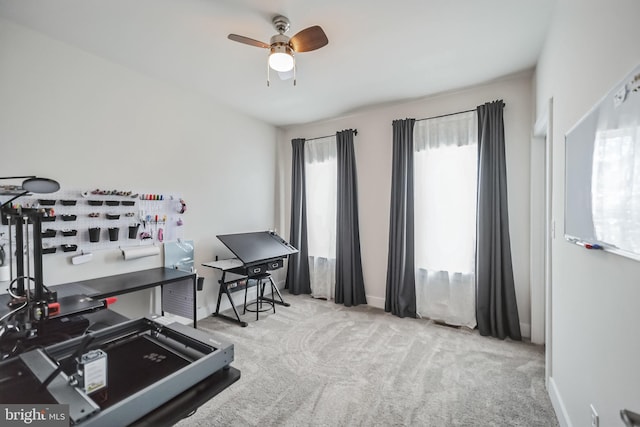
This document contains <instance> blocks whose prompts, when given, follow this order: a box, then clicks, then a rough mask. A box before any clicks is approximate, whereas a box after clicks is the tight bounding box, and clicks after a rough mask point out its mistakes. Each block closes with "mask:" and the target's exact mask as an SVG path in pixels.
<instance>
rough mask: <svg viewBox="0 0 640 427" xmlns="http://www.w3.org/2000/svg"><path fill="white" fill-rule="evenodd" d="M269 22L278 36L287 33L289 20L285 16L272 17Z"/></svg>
mask: <svg viewBox="0 0 640 427" xmlns="http://www.w3.org/2000/svg"><path fill="white" fill-rule="evenodd" d="M271 22H272V23H273V26H274V27H275V29H276V31H277V32H279V33H280V34H284V33H286V32H287V31H289V18H287V17H286V16H282V15H276V16H274V17H273V19H272V20H271Z"/></svg>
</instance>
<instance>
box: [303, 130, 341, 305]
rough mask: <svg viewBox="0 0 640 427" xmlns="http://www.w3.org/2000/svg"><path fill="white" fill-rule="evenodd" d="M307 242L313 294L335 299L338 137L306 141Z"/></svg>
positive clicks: (317, 296)
mask: <svg viewBox="0 0 640 427" xmlns="http://www.w3.org/2000/svg"><path fill="white" fill-rule="evenodd" d="M304 155H305V175H306V194H307V239H308V245H309V276H310V281H311V295H312V296H313V297H316V298H326V299H333V298H334V296H335V283H336V278H335V276H336V203H337V191H338V181H337V179H338V178H337V177H338V169H337V168H338V161H337V149H336V137H335V136H331V137H327V138H320V139H314V140H311V141H306V142H305V152H304Z"/></svg>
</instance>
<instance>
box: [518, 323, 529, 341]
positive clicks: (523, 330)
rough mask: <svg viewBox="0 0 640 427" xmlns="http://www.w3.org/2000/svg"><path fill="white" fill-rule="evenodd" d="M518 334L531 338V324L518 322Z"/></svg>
mask: <svg viewBox="0 0 640 427" xmlns="http://www.w3.org/2000/svg"><path fill="white" fill-rule="evenodd" d="M520 334H521V335H522V336H523V337H526V338H531V324H530V323H520Z"/></svg>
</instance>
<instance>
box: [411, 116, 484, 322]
mask: <svg viewBox="0 0 640 427" xmlns="http://www.w3.org/2000/svg"><path fill="white" fill-rule="evenodd" d="M477 129H478V125H477V115H476V113H475V112H470V113H463V114H456V115H451V116H447V117H442V118H436V119H429V120H423V121H419V122H416V125H415V128H414V150H415V153H414V203H415V208H414V209H415V211H414V212H415V215H414V222H415V263H416V309H417V311H418V313H419V314H420V315H422V316H425V317H429V318H431V319H434V320H440V321H444V322H446V323H449V324H453V325H464V326H469V327H474V326H475V325H476V319H475V275H474V265H475V243H476V233H475V228H476V193H477V132H478V130H477Z"/></svg>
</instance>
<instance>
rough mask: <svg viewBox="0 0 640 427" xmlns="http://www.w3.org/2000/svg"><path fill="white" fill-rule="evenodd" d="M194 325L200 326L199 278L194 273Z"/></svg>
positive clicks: (195, 326)
mask: <svg viewBox="0 0 640 427" xmlns="http://www.w3.org/2000/svg"><path fill="white" fill-rule="evenodd" d="M193 327H194V328H196V329H197V328H198V278H197V277H196V275H195V274H194V275H193Z"/></svg>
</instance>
